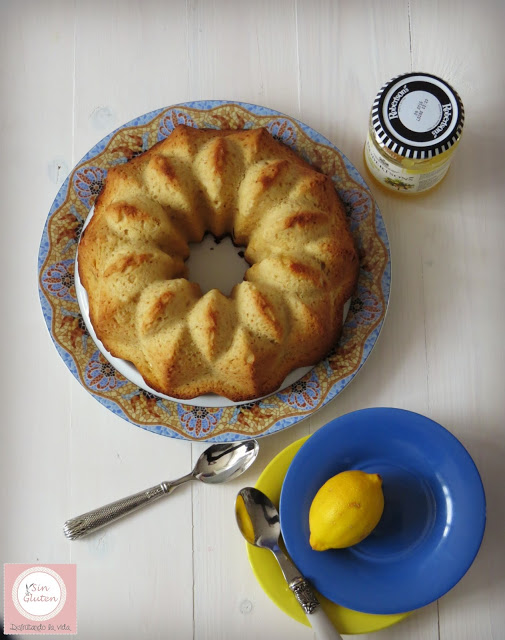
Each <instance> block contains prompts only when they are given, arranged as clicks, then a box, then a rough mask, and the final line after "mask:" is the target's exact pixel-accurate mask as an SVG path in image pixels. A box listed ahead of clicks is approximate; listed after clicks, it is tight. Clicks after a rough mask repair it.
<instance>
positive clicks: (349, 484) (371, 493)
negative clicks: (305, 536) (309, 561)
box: [309, 470, 384, 551]
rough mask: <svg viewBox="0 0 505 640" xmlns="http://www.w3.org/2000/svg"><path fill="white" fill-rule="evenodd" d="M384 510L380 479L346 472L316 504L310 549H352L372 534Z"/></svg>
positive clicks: (322, 490) (331, 481)
mask: <svg viewBox="0 0 505 640" xmlns="http://www.w3.org/2000/svg"><path fill="white" fill-rule="evenodd" d="M383 510H384V495H383V493H382V479H381V477H380V475H378V474H377V473H365V472H364V471H357V470H351V471H343V472H342V473H339V474H337V475H336V476H333V478H330V479H329V480H328V481H327V482H325V483H324V484H323V486H322V487H321V488H320V489H319V491H318V492H317V493H316V495H315V497H314V500H313V501H312V504H311V507H310V511H309V527H310V546H311V547H312V548H313V549H314V550H315V551H326V549H343V548H345V547H351V546H352V545H354V544H357V543H358V542H361V540H363V539H364V538H366V537H367V536H368V535H369V534H370V533H371V532H372V530H373V529H374V528H375V527H376V526H377V523H378V522H379V520H380V518H381V516H382V512H383Z"/></svg>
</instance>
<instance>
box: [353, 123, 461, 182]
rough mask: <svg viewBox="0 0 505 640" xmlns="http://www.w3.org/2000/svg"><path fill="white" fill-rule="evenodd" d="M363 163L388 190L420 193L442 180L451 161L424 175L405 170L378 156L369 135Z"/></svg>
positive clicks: (448, 160) (380, 155)
mask: <svg viewBox="0 0 505 640" xmlns="http://www.w3.org/2000/svg"><path fill="white" fill-rule="evenodd" d="M365 162H366V166H367V168H368V170H369V171H370V173H371V174H372V175H373V176H374V178H375V179H376V180H378V181H379V182H380V183H381V184H383V185H384V186H385V187H387V188H388V189H391V190H392V191H397V192H400V193H421V192H422V191H427V190H428V189H431V187H433V186H435V185H436V184H437V183H438V182H440V180H442V178H443V177H444V176H445V174H446V173H447V170H448V169H449V165H450V163H451V159H450V158H448V159H447V160H446V161H445V162H443V163H442V164H439V165H438V166H437V167H436V168H435V169H433V170H432V171H427V172H425V173H421V172H419V171H413V170H409V169H405V168H404V167H401V166H399V165H398V164H396V163H394V162H392V161H390V160H388V159H387V158H386V157H384V156H383V155H382V154H380V153H379V152H378V151H377V149H376V148H375V146H374V144H373V142H372V139H371V137H370V134H369V135H368V137H367V141H366V145H365Z"/></svg>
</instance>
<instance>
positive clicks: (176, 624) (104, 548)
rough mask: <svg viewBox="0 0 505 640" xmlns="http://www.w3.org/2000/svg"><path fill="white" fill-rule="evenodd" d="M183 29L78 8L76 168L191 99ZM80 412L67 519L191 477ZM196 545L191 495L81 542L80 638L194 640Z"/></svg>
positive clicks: (139, 433) (133, 6) (151, 17)
mask: <svg viewBox="0 0 505 640" xmlns="http://www.w3.org/2000/svg"><path fill="white" fill-rule="evenodd" d="M185 25H186V5H185V3H184V2H172V3H159V2H147V3H144V2H140V1H130V0H128V1H127V2H108V3H99V2H89V3H78V4H77V21H76V41H75V49H76V63H75V159H76V160H78V159H79V158H80V157H81V156H82V155H83V154H84V153H86V152H87V151H88V149H89V148H90V147H91V146H92V145H93V144H95V143H96V142H97V141H98V140H99V139H101V138H102V137H103V136H104V135H106V134H108V133H109V132H110V131H112V130H113V129H114V128H115V127H117V126H119V125H121V124H123V123H124V122H125V121H128V120H130V119H131V118H133V117H135V116H137V115H140V114H142V113H145V112H148V111H151V110H153V109H156V108H158V107H162V106H164V105H167V104H171V103H173V102H178V101H180V100H185V99H186V98H187V97H188V95H187V93H186V87H187V85H186V79H187V70H186V68H185V65H184V62H183V63H182V64H181V63H180V60H179V59H178V57H177V53H178V52H185V51H186V50H187V46H188V44H187V31H186V28H185ZM181 57H182V61H184V55H183V54H182V55H181ZM72 415H73V422H72V430H71V443H72V445H71V457H70V461H71V467H72V476H71V495H72V499H71V503H72V509H73V512H74V513H73V514H71V515H77V513H81V512H82V511H85V510H87V509H89V508H93V507H97V506H100V505H101V504H105V503H107V502H109V501H111V500H115V499H117V498H120V497H122V496H126V495H129V494H131V493H135V492H137V491H140V490H142V489H145V488H148V487H150V486H152V485H154V484H157V483H159V482H161V481H163V480H170V479H175V478H177V477H180V476H182V475H185V474H186V473H188V472H189V470H190V469H191V444H190V443H188V442H184V441H180V440H173V439H170V438H163V437H161V436H158V435H155V434H151V433H148V432H146V431H143V430H142V429H140V428H137V427H135V426H132V425H129V424H128V423H126V422H125V421H123V420H122V419H120V418H118V417H116V416H114V415H113V414H112V413H110V412H109V411H108V410H107V409H105V408H104V407H102V406H101V405H99V404H98V403H97V402H96V401H95V400H94V399H93V398H92V397H91V396H90V395H89V394H88V393H87V392H86V391H85V390H84V389H82V388H81V387H79V386H77V385H74V387H73V395H72ZM192 544H193V541H192V516H191V489H190V487H184V488H180V489H179V490H178V491H177V492H176V493H174V495H172V496H170V497H168V498H165V499H164V500H163V501H160V502H159V503H157V504H155V505H153V506H152V507H149V508H148V510H146V511H144V512H142V513H139V514H135V515H133V516H132V517H130V518H128V519H126V520H124V521H122V522H119V523H117V524H115V525H113V526H111V527H110V528H108V529H105V530H104V531H103V532H98V533H97V534H96V535H95V536H93V537H92V538H89V539H87V540H85V541H82V542H81V543H78V542H76V543H73V545H72V558H73V560H74V561H75V562H77V564H78V567H80V568H81V571H82V573H83V578H82V586H81V588H80V593H79V607H80V610H81V611H83V612H88V614H87V615H82V617H81V620H80V629H81V631H82V633H83V637H88V638H91V637H96V634H97V631H98V630H100V632H99V633H100V634H102V633H103V637H112V636H117V637H121V638H125V639H127V638H132V639H133V638H138V637H139V636H142V637H146V638H147V637H148V638H153V639H154V638H160V639H161V638H165V637H167V632H170V633H171V634H175V635H176V636H177V637H178V638H181V639H182V640H185V639H186V638H192V637H193V557H192V555H193V553H192ZM97 584H99V588H97ZM106 593H108V594H115V593H121V596H120V597H116V596H115V595H113V596H111V598H104V594H106ZM89 612H93V615H89Z"/></svg>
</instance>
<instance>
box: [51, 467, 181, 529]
mask: <svg viewBox="0 0 505 640" xmlns="http://www.w3.org/2000/svg"><path fill="white" fill-rule="evenodd" d="M191 479H193V476H192V474H189V475H187V476H184V477H183V478H180V479H179V480H175V481H174V482H162V483H161V484H158V485H156V486H154V487H151V488H150V489H146V490H145V491H140V492H139V493H135V494H133V495H132V496H128V497H127V498H122V499H121V500H116V501H115V502H111V503H110V504H107V505H105V506H104V507H99V508H98V509H94V510H93V511H88V512H87V513H83V514H82V515H80V516H77V517H75V518H71V519H70V520H67V521H66V522H65V524H64V526H63V532H64V533H65V535H66V536H67V538H69V540H77V539H78V538H83V537H84V536H87V535H89V534H90V533H93V532H94V531H97V530H98V529H101V528H102V527H106V526H107V525H109V524H110V523H111V522H115V521H116V520H119V518H122V517H124V516H126V515H128V514H129V513H133V512H134V511H137V510H138V509H141V508H142V507H145V506H146V505H148V504H151V503H153V502H155V501H156V500H159V498H162V497H163V496H164V495H168V494H170V493H172V491H173V490H174V489H175V488H176V487H178V486H179V485H180V484H182V483H183V482H187V481H188V480H191Z"/></svg>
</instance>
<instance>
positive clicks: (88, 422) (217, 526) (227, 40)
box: [0, 0, 505, 640]
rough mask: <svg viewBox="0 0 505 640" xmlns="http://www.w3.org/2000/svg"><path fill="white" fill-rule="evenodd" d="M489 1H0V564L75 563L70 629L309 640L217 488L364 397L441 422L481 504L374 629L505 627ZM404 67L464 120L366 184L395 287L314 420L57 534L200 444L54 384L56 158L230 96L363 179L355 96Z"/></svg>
mask: <svg viewBox="0 0 505 640" xmlns="http://www.w3.org/2000/svg"><path fill="white" fill-rule="evenodd" d="M504 7H505V4H504V3H503V2H502V1H501V0H494V1H493V0H480V2H466V1H460V2H458V1H456V0H452V1H450V0H439V1H437V0H389V1H387V2H386V1H383V2H377V1H376V2H374V1H373V0H356V1H354V2H352V1H351V0H349V1H347V0H339V1H331V0H285V1H281V0H279V1H275V0H269V1H267V0H260V1H257V2H245V1H242V0H236V1H235V2H233V1H232V0H207V1H205V0H173V1H170V0H166V1H165V2H162V1H161V0H159V1H158V0H143V1H142V0H137V1H133V0H125V1H122V2H120V1H114V2H112V1H103V2H99V1H98V0H89V1H88V2H85V1H82V0H74V1H73V2H71V1H65V0H19V1H16V0H0V33H1V37H0V59H1V60H2V64H1V70H0V77H1V118H0V132H1V149H2V153H1V160H0V162H1V172H0V180H1V194H2V220H1V223H0V224H1V233H0V260H1V272H2V274H3V278H2V296H1V300H2V313H1V321H2V331H1V333H0V341H1V346H2V365H1V376H2V377H1V386H0V389H1V401H2V403H1V407H2V420H1V423H2V426H1V435H0V451H1V464H0V478H1V482H0V486H1V491H0V495H1V501H0V507H1V511H0V513H1V523H2V524H1V530H0V561H1V562H2V563H3V562H20V563H31V562H42V563H65V562H73V563H76V564H77V572H78V625H79V633H78V636H79V637H80V638H82V640H95V639H97V638H100V639H101V640H115V639H119V638H121V639H122V640H127V639H129V638H131V639H134V638H135V639H138V638H145V639H146V640H154V639H156V638H160V639H166V638H173V639H176V640H185V639H187V638H195V639H198V640H221V639H222V640H225V639H226V640H228V639H229V640H235V639H236V638H242V639H243V640H246V639H249V638H251V639H252V638H290V639H292V640H295V639H298V638H299V639H300V640H302V639H304V638H310V637H312V632H311V631H310V629H308V628H307V627H304V626H302V625H300V624H298V623H296V622H294V621H293V620H291V619H290V618H289V617H287V616H285V615H284V614H283V613H282V612H281V611H280V610H279V609H277V608H276V606H275V605H274V604H273V603H272V602H271V601H270V600H269V599H268V598H267V596H266V595H265V594H264V593H263V591H262V590H261V588H260V586H259V585H258V584H257V582H256V580H255V578H254V576H253V574H252V571H251V569H250V567H249V564H248V561H247V557H246V554H245V548H244V542H243V540H242V538H241V536H240V535H239V533H238V532H237V529H236V526H235V520H234V514H233V504H234V497H235V495H236V492H237V491H238V490H239V489H240V488H241V487H242V486H245V485H246V484H254V482H255V481H256V479H257V477H258V475H259V474H260V473H261V471H262V470H263V468H264V467H265V465H266V464H267V463H268V462H269V461H270V460H271V459H272V457H273V456H274V455H276V454H277V453H278V452H279V451H280V450H281V449H282V448H283V447H284V446H286V445H287V444H289V443H290V442H293V441H294V440H297V439H298V438H300V437H301V436H303V435H306V434H309V433H311V432H313V431H314V430H316V429H318V428H319V427H321V426H322V425H323V424H325V423H326V422H328V421H329V420H331V419H332V418H334V417H337V416H339V415H341V414H344V413H347V412H349V411H353V410H355V409H360V408H364V407H370V406H396V407H402V408H406V409H410V410H413V411H417V412H420V413H422V414H425V415H427V416H428V417H430V418H433V419H434V420H436V421H438V422H440V423H441V424H443V425H444V426H446V427H447V428H448V429H449V430H450V431H452V433H454V434H455V435H456V436H457V437H458V438H459V439H460V440H461V441H462V442H463V444H464V445H465V446H466V447H467V449H468V450H469V452H470V453H471V455H472V456H473V458H474V460H475V461H476V463H477V465H478V467H479V469H480V472H481V474H482V478H483V481H484V485H485V488H486V493H487V501H488V525H487V530H486V534H485V538H484V542H483V546H482V548H481V551H480V553H479V555H478V557H477V559H476V561H475V563H474V564H473V566H472V567H471V569H470V570H469V572H468V573H467V575H466V576H465V577H464V578H463V580H462V581H461V582H460V583H459V584H458V585H457V586H456V587H455V588H454V589H453V590H452V591H451V592H449V593H448V594H447V595H446V596H444V597H443V598H442V599H441V600H440V601H438V602H436V603H433V604H432V605H430V606H428V607H426V608H424V609H422V610H420V611H418V612H416V613H415V614H413V615H412V616H411V617H410V618H408V619H407V620H406V621H404V622H402V623H400V624H399V625H397V626H396V627H392V628H390V629H388V630H385V631H382V632H379V633H377V634H375V635H374V637H375V638H377V640H378V639H379V638H384V639H386V638H387V639H392V640H400V639H401V640H421V639H422V640H435V639H439V640H464V639H469V640H470V639H471V640H476V639H478V640H503V639H504V638H505V553H504V551H503V549H504V542H505V540H504V531H505V503H504V498H503V473H504V468H505V465H504V461H505V440H504V432H505V426H504V407H505V400H504V398H505V394H504V379H505V347H504V344H505V342H504V341H503V337H501V336H502V333H503V318H504V317H505V296H504V295H503V282H504V276H505V258H504V255H505V254H504V249H503V247H504V243H505V212H504V210H503V202H504V200H505V186H504V185H505V180H504V178H505V175H504V171H503V154H504V149H505V136H504V131H505V127H504V124H503V114H504V107H505V81H504V74H503V60H504V59H505V45H504V42H505V38H504V37H503V26H504V25H505V10H504ZM408 70H421V71H428V72H432V73H435V74H438V75H440V76H442V77H443V78H445V79H446V80H448V81H449V82H450V83H451V84H453V86H454V87H455V88H456V89H457V90H458V91H459V93H460V94H461V96H462V98H463V101H464V104H465V108H466V114H467V119H466V125H465V131H464V137H463V142H462V144H461V146H460V148H459V150H458V151H457V153H456V156H455V160H454V162H453V166H452V168H451V171H450V172H449V175H448V176H447V178H446V179H445V181H444V183H443V184H442V185H441V187H440V188H439V189H438V190H436V191H435V192H434V193H433V194H431V195H429V196H427V197H424V198H423V199H419V200H416V199H405V198H404V199H399V198H395V197H391V196H389V195H387V194H385V193H384V192H382V191H380V190H379V189H377V188H376V187H374V186H373V185H371V186H372V189H373V191H374V194H375V195H376V199H377V201H378V203H379V206H380V208H381V211H382V214H383V217H384V219H385V221H386V224H387V228H388V233H389V239H390V243H391V250H392V257H393V288H392V295H391V301H390V307H389V311H388V316H387V319H386V323H385V326H384V329H383V331H382V334H381V336H380V338H379V341H378V343H377V345H376V347H375V349H374V351H373V353H372V355H371V356H370V358H369V360H368V362H367V363H366V365H365V367H364V368H363V370H362V371H361V372H360V374H359V375H358V377H357V379H356V380H355V381H354V383H353V384H352V385H350V386H349V387H348V388H346V389H345V390H344V392H343V393H341V394H340V395H339V396H338V397H337V398H336V399H335V400H334V401H332V402H330V403H329V404H328V405H327V406H326V407H325V408H324V409H323V410H321V411H320V412H319V413H317V414H316V415H314V416H313V417H311V418H310V419H307V420H305V421H303V422H302V423H300V424H299V425H297V426H295V427H293V428H291V429H288V430H286V431H283V432H281V433H279V434H276V435H273V436H270V437H268V438H265V439H263V440H262V441H261V454H260V457H259V460H258V462H257V463H256V464H255V465H254V466H253V467H252V469H251V470H250V471H248V472H247V474H246V475H245V476H243V477H242V478H240V479H238V480H236V481H233V482H232V483H230V484H228V485H224V486H221V487H219V488H216V487H210V486H204V485H200V484H196V483H193V485H192V486H186V487H185V488H183V489H180V490H178V492H176V493H175V494H174V495H173V496H172V497H171V498H169V499H168V500H167V501H162V502H160V503H157V504H156V505H154V506H153V507H151V508H150V509H149V510H148V511H146V512H144V513H143V514H137V515H136V516H134V517H131V518H129V519H127V520H126V521H124V522H120V523H118V524H116V525H115V526H113V527H111V528H109V529H108V530H105V531H104V533H103V535H100V536H94V537H93V538H90V539H88V540H86V541H81V542H79V543H77V542H73V543H71V542H68V541H67V540H66V539H65V538H64V536H63V534H62V528H61V527H62V523H63V522H64V520H65V519H67V518H68V517H70V516H73V515H76V514H78V513H81V512H82V511H85V510H87V509H89V508H92V507H95V506H99V505H101V504H103V503H104V502H107V501H109V500H112V499H115V498H119V497H121V496H123V495H127V494H129V493H133V492H135V491H138V490H140V489H142V488H145V487H147V486H150V485H152V484H156V483H158V482H160V481H161V480H164V479H171V478H175V477H178V476H180V475H183V474H185V473H187V472H188V470H189V469H190V468H191V467H192V465H193V463H194V462H195V461H196V459H197V457H198V456H199V454H200V453H201V451H202V450H203V449H204V448H205V445H203V444H201V443H198V444H191V443H190V442H185V441H181V440H173V439H170V438H163V437H161V436H158V435H154V434H151V433H149V432H146V431H143V430H142V429H139V428H136V427H134V426H132V425H130V424H128V423H126V422H124V421H123V420H122V419H120V418H118V417H116V416H114V415H113V414H112V413H111V412H109V411H108V410H106V409H105V408H104V407H103V406H101V405H100V404H98V403H97V402H96V401H95V400H94V399H93V398H92V397H91V396H90V395H89V394H88V393H87V392H86V390H85V389H84V388H82V387H81V386H80V385H79V384H78V382H76V380H75V379H74V378H73V377H72V376H71V375H70V373H69V371H68V370H67V368H66V366H65V365H64V364H63V362H62V361H61V359H60V357H59V355H58V354H57V352H56V350H55V348H54V346H53V344H52V342H51V340H50V337H49V335H48V333H47V329H46V328H45V326H44V322H43V318H42V314H41V311H40V304H39V299H38V295H37V272H36V259H37V252H38V245H39V241H40V236H41V232H42V228H43V225H44V222H45V219H46V216H47V213H48V211H49V208H50V206H51V203H52V201H53V199H54V197H55V195H56V193H57V191H58V189H59V186H60V185H61V183H62V182H63V180H64V179H65V177H66V176H67V174H68V173H69V171H70V170H71V169H72V167H73V166H74V164H75V163H76V162H77V161H78V160H79V159H80V158H81V157H82V156H83V155H84V153H85V152H86V151H88V149H89V148H91V147H92V146H93V145H94V144H95V143H96V142H97V141H98V140H100V139H101V138H102V137H103V136H104V135H106V134H107V133H109V132H110V131H111V130H113V129H114V128H115V127H117V126H119V125H121V124H123V123H124V122H127V121H128V120H130V119H132V118H133V117H135V116H137V115H140V114H142V113H145V112H148V111H151V110H153V109H156V108H159V107H163V106H169V105H171V104H176V103H179V102H183V101H187V100H197V99H231V100H240V101H245V102H251V103H255V104H261V105H265V106H268V107H271V108H273V109H276V110H278V111H281V112H284V113H287V114H290V115H292V116H293V117H295V118H298V119H300V120H301V121H303V122H306V123H307V124H309V125H310V126H312V127H313V128H314V129H316V130H317V131H319V132H321V133H322V134H323V135H325V136H326V137H327V138H329V139H330V140H331V141H332V142H333V143H335V144H336V145H337V146H338V147H339V148H340V149H341V150H342V151H343V152H344V153H345V154H346V155H347V156H348V157H349V158H350V160H351V161H352V162H353V163H354V164H355V165H356V166H357V167H358V169H359V170H360V171H361V172H362V173H363V174H364V168H363V160H362V149H363V143H364V140H365V135H366V131H367V120H368V112H369V109H370V106H371V103H372V100H373V98H374V96H375V94H376V92H377V90H378V89H379V88H380V86H381V85H382V84H383V83H384V82H385V81H386V80H388V79H389V78H391V77H393V76H394V75H397V74H398V73H401V72H404V71H408ZM365 637H368V636H364V638H365Z"/></svg>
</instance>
